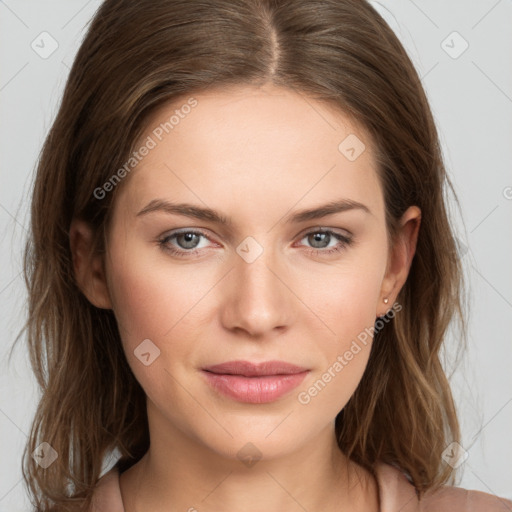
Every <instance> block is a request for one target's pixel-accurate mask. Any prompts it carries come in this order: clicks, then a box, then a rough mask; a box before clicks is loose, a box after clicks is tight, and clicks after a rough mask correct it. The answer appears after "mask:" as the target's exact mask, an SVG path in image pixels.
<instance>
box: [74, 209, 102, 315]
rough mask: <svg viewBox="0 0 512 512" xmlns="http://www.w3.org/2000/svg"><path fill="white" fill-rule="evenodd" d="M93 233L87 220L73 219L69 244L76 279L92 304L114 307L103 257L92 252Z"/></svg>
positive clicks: (100, 306) (99, 306)
mask: <svg viewBox="0 0 512 512" xmlns="http://www.w3.org/2000/svg"><path fill="white" fill-rule="evenodd" d="M93 235H94V233H93V230H92V228H91V226H90V225H89V224H88V223H87V222H85V221H83V220H80V219H76V218H75V219H73V220H72V221H71V225H70V229H69V244H70V249H71V255H72V259H73V270H74V274H75V280H76V283H77V285H78V287H79V288H80V290H81V291H82V293H83V294H84V295H85V296H86V297H87V299H88V300H89V302H90V303H91V304H93V305H94V306H96V307H98V308H102V309H112V304H111V301H110V295H109V292H108V287H107V282H106V276H105V273H104V270H103V261H102V257H101V255H99V254H93V253H92V251H93V238H94V237H93Z"/></svg>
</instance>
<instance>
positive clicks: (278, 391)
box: [203, 370, 308, 404]
mask: <svg viewBox="0 0 512 512" xmlns="http://www.w3.org/2000/svg"><path fill="white" fill-rule="evenodd" d="M203 373H204V375H206V378H207V380H208V382H209V384H210V385H211V386H212V387H213V388H214V389H216V390H218V391H220V392H221V393H222V394H224V395H226V396H228V397H229V398H232V399H234V400H237V401H239V402H246V403H251V404H264V403H267V402H273V401H274V400H277V399H278V398H280V397H282V396H283V395H285V394H286V393H288V392H289V391H291V390H292V389H294V388H296V387H297V386H298V385H299V384H300V383H301V382H302V381H303V380H304V377H305V376H306V375H307V373H308V371H304V372H301V373H294V374H291V375H266V376H264V377H244V376H242V375H228V374H223V373H212V372H208V371H206V370H203Z"/></svg>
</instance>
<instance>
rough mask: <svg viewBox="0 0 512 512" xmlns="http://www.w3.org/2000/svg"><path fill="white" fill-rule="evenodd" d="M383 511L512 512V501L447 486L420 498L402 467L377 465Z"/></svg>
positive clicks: (380, 463)
mask: <svg viewBox="0 0 512 512" xmlns="http://www.w3.org/2000/svg"><path fill="white" fill-rule="evenodd" d="M375 472H376V476H377V483H378V487H379V493H380V502H381V510H382V511H383V512H398V511H400V512H483V511H485V512H511V511H512V501H510V500H508V499H505V498H501V497H499V496H495V495H494V494H488V493H485V492H480V491H471V490H467V489H462V488H460V487H452V486H443V487H441V488H440V489H437V490H436V491H429V492H427V493H425V495H424V496H422V498H421V500H420V499H419V498H418V495H417V493H416V489H415V487H414V486H413V485H412V483H411V482H410V481H409V480H408V478H407V477H406V475H405V474H404V473H403V472H402V471H401V470H400V469H398V468H396V467H394V466H392V465H390V464H386V463H383V462H379V463H377V464H376V466H375Z"/></svg>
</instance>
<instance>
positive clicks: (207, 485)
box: [24, 0, 512, 512]
mask: <svg viewBox="0 0 512 512" xmlns="http://www.w3.org/2000/svg"><path fill="white" fill-rule="evenodd" d="M445 185H449V186H450V187H451V184H450V182H449V179H448V177H447V175H446V173H445V169H444V165H443V160H442V155H441V153H440V149H439V141H438V136H437V132H436V128H435V125H434V122H433V118H432V115H431V112H430V108H429V105H428V102H427V99H426V97H425V94H424V91H423V89H422V87H421V83H420V81H419V78H418V75H417V73H416V71H415V70H414V67H413V65H412V63H411V62H410V60H409V58H408V56H407V54H406V52H405V50H404V49H403V47H402V46H401V44H400V43H399V41H398V40H397V38H396V37H395V35H394V34H393V32H392V31H391V30H390V28H389V27H388V26H387V25H386V23H385V22H384V21H383V20H382V18H381V17H380V16H379V15H378V14H377V13H376V11H375V10H374V9H373V8H372V7H371V6H370V5H368V4H367V3H365V2H362V1H360V0H348V1H347V0H343V1H339V0H329V1H314V2H311V1H305V0H304V1H302V0H293V1H291V0H288V1H277V0H275V1H271V0H266V1H265V0H252V1H247V0H244V1H241V0H238V1H235V0H223V1H219V0H209V1H203V2H195V1H166V2H156V1H149V0H143V1H140V2H127V1H123V0H107V1H106V2H104V3H103V4H102V6H101V7H100V9H99V10H98V12H97V13H96V15H95V16H94V19H93V20H92V23H91V25H90V28H89V31H88V33H87V35H86V37H85V39H84V41H83V42H82V45H81V47H80V50H79V52H78V54H77V56H76V59H75V62H74V64H73V67H72V70H71V73H70V76H69V79H68V83H67V86H66V90H65V93H64V97H63V101H62V104H61V106H60V110H59V112H58V115H57V118H56V120H55V122H54V125H53V127H52V129H51V131H50V134H49V136H48V138H47V140H46V142H45V146H44V148H43V152H42V155H41V159H40V162H39V167H38V173H37V177H36V182H35V188H34V194H33V203H32V225H31V228H32V234H31V238H30V244H29V245H28V246H27V250H26V275H27V282H28V283H29V293H30V318H29V322H28V339H29V343H30V348H31V357H32V362H33V367H34V371H35V373H36V375H37V377H38V378H39V382H40V384H41V386H42V387H43V390H44V394H43V397H42V400H41V403H40V404H39V408H38V411H37V416H36V418H35V420H34V425H33V429H32V433H31V437H30V441H29V443H28V445H27V449H26V455H27V457H26V462H25V468H24V474H25V478H26V480H27V483H28V484H29V486H30V490H31V493H32V496H33V501H34V503H35V506H36V508H37V510H41V511H45V512H46V511H50V510H52V511H60V510H109V511H119V512H121V511H125V512H135V511H141V510H144V511H160V510H189V511H192V510H199V511H201V510H212V511H214V510H226V511H231V510H240V509H243V510H248V511H256V510H262V509H265V510H267V511H282V510H318V509H320V508H322V510H327V511H331V510H332V511H334V510H351V511H363V510H364V511H378V510H381V511H383V512H384V511H386V512H388V511H391V510H393V511H395V510H396V511H398V510H401V511H419V510H436V511H444V510H446V511H453V510H471V507H474V508H479V509H482V510H496V511H498V510H504V509H505V510H506V507H507V506H508V507H510V506H512V502H510V501H508V500H505V499H503V498H500V497H497V496H493V495H491V494H487V493H482V492H477V491H466V490H464V489H460V488H456V487H453V486H452V485H451V484H453V481H454V476H455V469H456V468H457V467H459V466H460V462H461V460H463V458H464V452H463V448H462V447H461V446H460V432H459V424H458V420H457V415H456V411H455V405H454V403H453V399H452V395H451V391H450V387H449V383H448V380H447V378H446V376H445V373H444V370H443V368H442V366H441V363H440V360H439V351H440V349H441V347H442V343H443V340H444V337H445V333H446V330H447V327H448V325H449V324H450V321H452V319H453V318H456V317H457V318H459V319H460V320H461V333H462V337H463V339H464V336H465V324H464V319H463V314H462V299H461V293H462V284H463V283H462V273H461V268H460V262H459V260H458V258H457V251H456V244H455V240H454V237H453V234H452V230H451V226H450V222H449V219H448V216H447V211H446V207H445V203H444V199H443V190H444V186H445ZM43 354H44V355H43ZM43 442H44V443H48V444H44V445H42V443H43ZM37 449H39V450H40V451H39V452H38V453H39V459H40V460H39V461H38V460H37V457H34V458H32V457H31V456H30V455H31V454H33V453H34V452H35V451H36V450H37ZM115 451H118V452H119V453H120V458H119V460H118V462H117V463H116V464H115V466H114V467H113V468H111V469H110V470H109V471H108V472H107V474H105V475H103V476H101V474H102V470H103V466H104V465H105V463H106V462H107V460H108V458H109V457H111V456H112V455H113V454H114V452H115ZM55 454H57V455H58V457H57V458H55ZM34 460H36V462H34ZM100 477H101V478H100ZM447 483H448V484H449V485H446V484H447ZM504 507H505V508H504Z"/></svg>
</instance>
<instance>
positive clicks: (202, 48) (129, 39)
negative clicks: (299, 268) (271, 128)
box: [16, 0, 467, 512]
mask: <svg viewBox="0 0 512 512" xmlns="http://www.w3.org/2000/svg"><path fill="white" fill-rule="evenodd" d="M267 83H268V84H272V85H275V86H279V87H283V88H286V89H289V90H293V91H295V92H297V93H300V94H303V95H304V96H305V97H308V98H312V99H314V100H316V101H321V102H325V104H327V105H329V106H331V107H332V108H333V109H338V110H339V111H340V112H343V113H344V114H345V115H347V116H349V117H350V119H353V120H355V121H357V122H358V123H359V126H362V127H363V128H364V129H365V130H366V132H367V133H368V134H370V136H371V138H372V140H373V141H374V143H375V154H376V157H377V161H378V175H379V180H380V183H381V186H382V191H383V194H384V200H385V209H386V229H387V233H388V236H389V238H388V240H391V241H393V240H395V236H396V233H397V229H398V226H399V220H400V217H401V215H402V214H403V213H404V212H405V210H406V209H407V208H408V207H409V206H411V205H417V206H418V207H419V208H420V209H421V212H422V222H421V226H420V230H419V234H418V240H417V246H416V252H415V255H414V258H413V261H412V264H411V267H410V271H409V275H408V278H407V281H406V282H405V284H404V286H403V287H402V289H401V290H400V293H399V295H398V297H397V302H398V303H399V304H400V305H401V310H400V312H399V313H398V314H396V315H395V317H394V318H393V321H390V322H387V323H386V325H385V326H384V327H382V328H380V329H376V330H375V336H374V340H373V345H372V349H371V353H370V357H369V360H368V364H367V367H366V370H365V372H364V374H363V376H362V379H361V381H360V383H359V385H358V387H357V389H356V391H355V392H354V394H353V395H352V397H351V398H350V400H349V401H348V403H347V404H346V406H345V407H344V408H343V410H342V411H341V412H340V413H339V414H338V415H337V417H336V420H335V433H336V437H337V440H338V444H339V447H340V449H341V450H342V451H343V453H344V454H345V455H346V456H347V457H349V458H350V459H351V460H353V461H355V462H357V463H358V464H360V465H362V466H363V467H365V468H367V469H368V470H369V471H371V472H372V473H373V471H374V465H375V463H376V462H377V461H383V462H387V463H388V464H392V465H394V466H395V467H397V468H399V469H400V470H402V472H403V473H404V474H406V475H407V478H408V479H409V481H410V482H411V483H412V484H413V485H414V487H415V488H416V491H417V493H418V495H419V496H420V497H421V496H422V495H423V494H424V493H425V492H426V491H427V490H429V489H434V490H435V489H437V488H439V487H440V486H442V485H444V484H446V483H447V482H449V481H450V483H453V481H454V473H455V470H454V469H453V468H452V467H451V466H450V465H448V464H446V463H445V462H444V461H443V459H442V452H443V450H445V448H446V447H447V445H448V444H450V443H451V442H454V441H455V442H458V441H459V440H460V431H459V423H458V419H457V413H456V408H455V404H454V401H453V397H452V393H451V389H450V384H449V380H448V378H447V375H446V373H445V371H444V370H443V367H442V364H441V360H440V359H441V358H440V356H441V348H442V347H443V346H444V344H443V342H444V340H445V338H446V337H447V333H448V327H449V326H450V325H451V322H452V321H453V320H458V322H459V324H458V325H459V330H458V331H457V332H459V333H461V340H462V342H463V343H464V342H465V339H466V330H467V327H466V319H465V315H464V312H463V309H464V307H463V306H464V303H463V298H464V295H463V293H462V292H463V289H464V279H463V269H462V267H461V262H460V258H459V257H458V254H457V244H456V237H455V236H454V231H453V230H452V227H451V224H450V220H449V217H448V210H447V204H448V203H447V201H446V198H445V192H446V191H447V189H448V187H449V189H450V190H451V191H452V192H453V195H454V197H456V196H455V191H454V189H453V186H452V184H451V182H450V179H449V177H448V175H447V172H446V169H445V166H444V163H443V157H442V151H441V148H440V141H439V136H438V133H437V130H436V126H435V122H434V119H433V115H432V112H431V110H430V107H429V103H428V100H427V97H426V94H425V92H424V89H423V87H422V84H421V80H420V78H419V76H418V74H417V71H416V70H415V68H414V65H413V64H412V62H411V60H410V58H409V56H408V54H407V52H406V51H405V49H404V47H403V46H402V44H401V43H400V41H399V40H398V38H397V36H396V35H395V33H394V32H393V31H392V30H391V28H390V27H389V26H388V24H387V23H386V22H385V21H384V20H383V18H382V17H381V16H380V15H379V14H378V12H377V11H376V10H375V9H374V8H373V7H372V6H371V5H370V4H369V3H367V2H366V1H361V0H323V1H318V0H315V1H312V0H201V1H191V0H166V1H156V0H139V1H137V2H131V1H127V0H107V1H105V2H104V3H102V4H101V6H100V7H99V9H98V10H97V12H96V13H95V15H94V17H93V18H92V20H91V22H90V25H89V27H88V30H87V33H86V34H85V37H84V39H83V41H82V43H81V46H80V48H79V50H78V53H77V55H76V58H75V60H74V63H73V66H72V68H71V71H70V73H69V77H68V80H67V83H66V86H65V90H64V94H63V97H62V101H61V104H60V106H59V109H58V112H57V115H56V118H55V120H54V122H53V125H52V126H51V129H50V131H49V133H48V135H47V138H46V140H45V142H44V145H43V147H42V149H41V153H40V154H39V158H38V163H37V170H36V176H35V180H34V183H33V190H32V203H31V211H30V216H31V218H30V221H31V224H30V234H29V236H28V238H27V242H26V246H25V251H24V277H25V283H26V286H27V289H28V317H27V322H26V324H25V326H24V328H23V330H26V331H27V337H26V338H27V343H28V348H29V354H30V362H31V365H32V369H33V371H34V374H35V376H36V378H37V382H38V384H39V386H40V389H41V397H40V401H39V403H38V406H37V411H36V414H35V416H34V420H33V423H32V428H31V431H30V435H29V439H28V442H27V445H26V447H25V451H24V454H23V468H22V470H23V477H24V480H25V483H26V485H28V489H29V492H30V496H31V501H32V502H33V504H34V505H35V506H36V507H37V510H38V511H43V512H47V511H50V510H52V511H61V510H85V509H86V508H87V507H88V506H89V503H90V498H91V493H92V490H93V487H94V485H95V483H96V482H97V480H98V478H99V477H100V476H101V472H102V469H103V464H104V463H105V461H106V460H107V459H108V458H109V457H111V456H112V454H113V453H114V452H115V451H118V452H119V454H120V457H119V460H118V461H117V468H118V469H119V470H120V471H121V472H122V471H124V470H125V469H127V468H129V467H130V466H132V465H133V464H135V463H136V462H137V461H138V460H140V458H141V457H142V456H143V455H144V454H145V452H146V451H147V450H148V448H149V431H148V422H147V417H146V416H147V414H146V400H145V393H144V390H143V389H142V387H141V386H140V384H139V383H138V381H137V380H136V378H135V377H134V375H133V373H132V371H131V369H130V367H129V365H128V363H127V360H126V357H125V354H124V352H123V348H122V344H121V338H120V334H119V331H118V327H117V324H116V319H115V316H114V314H113V311H112V310H106V309H100V308H97V307H95V306H93V305H92V304H91V303H90V302H89V301H88V300H87V299H86V297H85V296H84V294H83V293H82V291H81V289H80V287H79V286H78V284H77V281H76V277H75V274H74V271H73V262H72V254H71V250H70V242H69V229H70V223H71V221H72V219H73V218H75V217H76V218H80V219H82V220H85V221H86V222H88V223H89V225H90V226H91V227H92V228H93V231H94V236H95V238H94V251H95V252H96V253H97V254H103V255H105V254H106V247H107V246H106V240H107V233H108V229H109V222H110V219H111V212H112V209H113V205H114V201H115V198H116V196H117V194H118V192H119V190H120V188H121V187H123V186H124V185H125V184H126V181H127V180H126V179H125V180H124V181H121V182H120V183H119V184H117V186H115V187H113V190H112V191H111V192H109V193H107V194H105V196H104V197H103V198H101V199H98V198H97V197H96V195H97V194H96V195H95V193H94V191H95V189H97V188H98V187H102V186H103V184H105V183H106V182H107V181H109V180H110V179H111V177H112V175H113V174H114V172H113V170H116V169H119V167H120V166H121V165H123V162H126V161H127V159H128V158H129V155H131V154H132V152H133V151H134V149H135V148H136V143H137V141H138V140H139V138H140V137H141V136H142V134H143V133H144V130H145V129H146V125H147V123H148V120H149V119H150V117H151V115H152V113H154V112H155V111H156V110H157V109H158V108H159V107H162V106H163V105H164V104H168V103H169V102H177V101H178V100H179V99H180V98H185V97H189V96H190V95H192V94H199V93H200V92H201V91H208V90H212V89H215V90H222V89H225V88H227V87H231V86H234V87H238V86H255V87H258V86H262V85H264V84H267ZM16 341H17V340H16ZM458 346H459V347H460V344H459V345H458ZM43 441H45V442H48V443H49V444H50V445H51V446H52V447H53V449H55V450H56V452H57V453H58V458H57V459H56V461H55V462H54V463H53V464H51V465H50V466H49V467H47V468H46V469H42V468H40V467H38V465H37V464H35V463H34V461H33V460H32V457H31V456H30V455H31V454H32V453H33V452H34V450H35V449H36V447H37V446H38V445H39V444H40V443H41V442H43ZM373 474H375V473H373Z"/></svg>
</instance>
